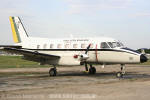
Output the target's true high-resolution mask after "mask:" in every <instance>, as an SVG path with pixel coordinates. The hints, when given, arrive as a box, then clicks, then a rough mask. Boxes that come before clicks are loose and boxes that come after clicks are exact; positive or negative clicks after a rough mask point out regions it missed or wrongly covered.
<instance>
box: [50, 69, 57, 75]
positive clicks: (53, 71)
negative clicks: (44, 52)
mask: <svg viewBox="0 0 150 100" xmlns="http://www.w3.org/2000/svg"><path fill="white" fill-rule="evenodd" d="M56 74H57V71H56V69H55V68H51V69H50V70H49V75H50V76H56Z"/></svg>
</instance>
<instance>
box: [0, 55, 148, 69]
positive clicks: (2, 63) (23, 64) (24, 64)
mask: <svg viewBox="0 0 150 100" xmlns="http://www.w3.org/2000/svg"><path fill="white" fill-rule="evenodd" d="M142 65H150V60H149V61H148V62H146V63H142ZM39 67H49V65H39V63H37V62H33V61H28V60H24V59H22V56H0V68H39Z"/></svg>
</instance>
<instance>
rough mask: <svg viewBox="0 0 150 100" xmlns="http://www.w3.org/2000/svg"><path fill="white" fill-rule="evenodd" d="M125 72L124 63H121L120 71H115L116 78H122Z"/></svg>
mask: <svg viewBox="0 0 150 100" xmlns="http://www.w3.org/2000/svg"><path fill="white" fill-rule="evenodd" d="M124 74H125V65H124V64H121V72H118V73H117V75H116V76H117V77H118V78H123V75H124Z"/></svg>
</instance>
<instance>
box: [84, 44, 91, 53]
mask: <svg viewBox="0 0 150 100" xmlns="http://www.w3.org/2000/svg"><path fill="white" fill-rule="evenodd" d="M90 46H91V44H89V46H88V47H87V49H86V51H85V54H87V53H88V51H89V49H90Z"/></svg>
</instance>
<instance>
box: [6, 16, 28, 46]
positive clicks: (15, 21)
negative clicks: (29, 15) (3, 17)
mask: <svg viewBox="0 0 150 100" xmlns="http://www.w3.org/2000/svg"><path fill="white" fill-rule="evenodd" d="M9 20H10V24H11V29H12V33H13V39H14V42H15V43H21V42H23V41H24V40H26V39H27V38H28V34H27V32H26V30H25V28H24V26H23V24H22V22H21V20H20V18H19V17H9Z"/></svg>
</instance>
